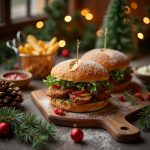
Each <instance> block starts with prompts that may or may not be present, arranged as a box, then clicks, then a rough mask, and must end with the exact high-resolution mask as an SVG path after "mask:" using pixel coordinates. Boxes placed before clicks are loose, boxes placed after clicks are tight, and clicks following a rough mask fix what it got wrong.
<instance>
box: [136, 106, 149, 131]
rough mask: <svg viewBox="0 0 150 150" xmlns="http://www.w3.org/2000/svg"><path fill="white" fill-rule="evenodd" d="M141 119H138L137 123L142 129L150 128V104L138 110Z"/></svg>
mask: <svg viewBox="0 0 150 150" xmlns="http://www.w3.org/2000/svg"><path fill="white" fill-rule="evenodd" d="M138 116H139V119H138V120H137V121H136V125H137V126H138V127H139V128H140V129H141V130H146V129H150V105H149V106H146V107H144V108H143V109H141V110H140V111H139V112H138Z"/></svg>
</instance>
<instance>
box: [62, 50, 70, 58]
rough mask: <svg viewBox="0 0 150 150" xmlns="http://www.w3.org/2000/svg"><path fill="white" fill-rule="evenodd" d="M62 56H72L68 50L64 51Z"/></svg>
mask: <svg viewBox="0 0 150 150" xmlns="http://www.w3.org/2000/svg"><path fill="white" fill-rule="evenodd" d="M61 55H62V56H63V57H69V56H70V52H69V50H67V49H63V50H62V51H61Z"/></svg>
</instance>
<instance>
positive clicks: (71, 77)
mask: <svg viewBox="0 0 150 150" xmlns="http://www.w3.org/2000/svg"><path fill="white" fill-rule="evenodd" d="M108 78H109V75H108V72H107V71H106V69H105V68H104V67H102V66H101V65H99V64H97V63H95V62H93V61H89V60H78V61H77V60H76V59H70V60H67V61H63V62H61V63H59V64H57V65H56V66H54V67H53V68H52V70H51V75H48V76H47V77H46V79H45V80H44V82H45V83H46V84H47V85H48V87H49V88H48V91H47V95H48V96H49V97H50V103H51V104H52V105H53V106H54V107H58V108H63V109H64V110H66V111H70V112H90V111H96V110H99V109H102V108H104V107H105V106H107V105H108V104H109V101H108V99H109V98H110V97H111V95H110V92H109V91H108V89H109V82H108Z"/></svg>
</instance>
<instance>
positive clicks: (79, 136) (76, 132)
mask: <svg viewBox="0 0 150 150" xmlns="http://www.w3.org/2000/svg"><path fill="white" fill-rule="evenodd" d="M70 135H71V138H72V139H73V140H74V142H81V141H82V140H83V137H84V133H83V132H82V130H80V129H78V128H74V129H72V131H71V134H70Z"/></svg>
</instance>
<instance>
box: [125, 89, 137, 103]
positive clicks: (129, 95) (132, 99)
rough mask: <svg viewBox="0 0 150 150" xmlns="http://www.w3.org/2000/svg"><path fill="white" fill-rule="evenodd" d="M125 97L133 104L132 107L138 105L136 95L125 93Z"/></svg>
mask: <svg viewBox="0 0 150 150" xmlns="http://www.w3.org/2000/svg"><path fill="white" fill-rule="evenodd" d="M124 97H125V99H126V100H127V101H128V102H130V103H131V105H138V101H137V98H136V97H135V96H134V95H132V94H130V93H129V92H127V91H125V92H124Z"/></svg>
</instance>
